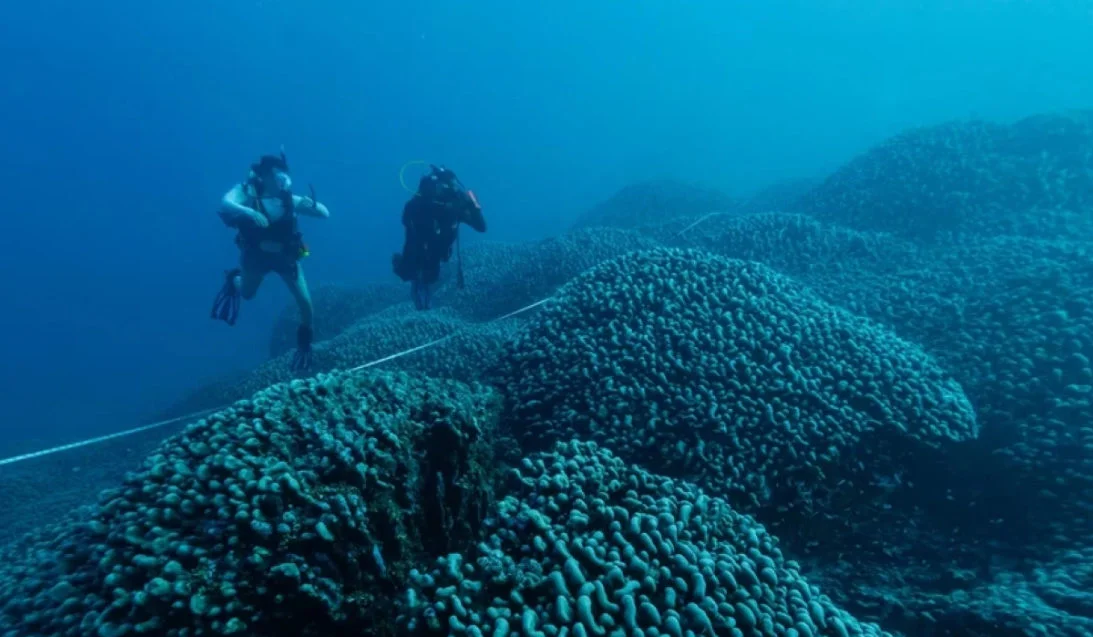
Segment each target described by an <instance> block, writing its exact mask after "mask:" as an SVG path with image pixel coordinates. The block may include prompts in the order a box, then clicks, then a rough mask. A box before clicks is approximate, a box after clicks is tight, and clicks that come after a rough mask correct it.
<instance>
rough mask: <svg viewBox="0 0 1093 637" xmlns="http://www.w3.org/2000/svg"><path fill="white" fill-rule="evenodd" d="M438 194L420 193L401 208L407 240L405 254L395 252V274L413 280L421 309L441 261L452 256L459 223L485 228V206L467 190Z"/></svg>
mask: <svg viewBox="0 0 1093 637" xmlns="http://www.w3.org/2000/svg"><path fill="white" fill-rule="evenodd" d="M439 195H440V196H438V197H425V196H421V195H417V196H415V197H414V198H412V199H410V201H408V202H406V205H405V206H404V207H403V209H402V225H403V226H404V227H405V229H406V240H405V242H404V244H403V248H402V254H401V255H395V260H394V266H395V274H397V275H398V276H399V278H401V279H402V280H403V281H410V282H411V283H412V284H413V289H412V295H413V297H414V301H415V303H416V304H417V305H418V307H419V309H425V307H428V296H429V286H431V285H433V284H434V283H436V281H437V279H438V278H440V264H441V263H444V262H446V261H448V259H450V258H451V256H452V246H453V244H454V243H455V240H456V236H457V234H458V232H459V224H460V223H465V224H467V225H468V226H470V227H472V228H474V229H475V230H477V231H478V232H485V231H486V219H485V217H483V216H482V209H481V208H479V207H478V206H477V205H475V204H474V202H473V201H472V200H471V198H470V197H469V196H468V195H467V194H466V193H464V192H459V191H453V190H447V191H442V192H441V193H439ZM423 306H424V307H423Z"/></svg>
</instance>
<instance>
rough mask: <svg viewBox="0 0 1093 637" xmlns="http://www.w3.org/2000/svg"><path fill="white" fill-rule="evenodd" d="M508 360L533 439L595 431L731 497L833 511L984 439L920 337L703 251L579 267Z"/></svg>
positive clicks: (631, 454) (511, 387) (594, 435)
mask: <svg viewBox="0 0 1093 637" xmlns="http://www.w3.org/2000/svg"><path fill="white" fill-rule="evenodd" d="M502 364H503V367H502V369H501V371H500V375H501V376H502V378H503V386H504V388H505V392H504V393H505V397H506V404H507V407H506V409H507V411H508V422H511V423H513V424H514V427H515V429H516V431H515V433H517V434H518V435H520V436H522V437H523V438H524V439H525V440H527V441H529V442H531V443H533V444H538V445H543V446H549V445H550V444H552V443H553V442H554V441H556V440H559V439H562V440H565V439H568V438H570V437H578V438H582V439H585V440H594V441H598V442H600V443H602V444H604V445H606V446H608V447H610V448H611V449H612V450H613V451H615V452H617V453H619V454H620V455H621V456H622V457H624V458H626V459H627V460H628V461H631V462H639V463H642V464H643V465H644V466H646V467H647V468H649V469H650V470H653V471H657V472H662V473H665V474H667V475H675V476H686V477H688V478H689V479H694V480H696V481H698V482H699V483H700V484H701V485H702V486H703V487H704V488H709V489H711V491H713V492H715V493H718V494H725V495H729V496H731V501H732V502H733V503H734V505H738V504H740V503H748V504H749V505H750V506H776V505H785V506H790V507H800V508H803V509H805V510H812V511H814V512H818V511H819V510H821V509H822V510H826V509H828V508H830V506H831V505H830V503H829V502H824V501H822V500H818V499H817V498H820V497H821V495H822V496H823V497H825V498H828V499H830V498H832V497H834V496H835V495H836V494H835V491H836V490H841V491H844V493H843V495H842V496H839V497H846V496H847V494H854V496H858V497H860V494H859V491H860V490H861V489H863V488H867V487H877V486H878V485H889V484H890V483H893V482H896V483H898V481H899V474H900V472H901V471H902V470H904V469H905V468H906V467H907V466H908V464H909V463H910V462H911V460H912V458H910V456H913V454H914V453H915V452H916V451H919V450H923V449H928V448H931V447H937V446H939V445H943V444H945V443H951V442H954V441H962V440H968V439H971V438H974V437H975V436H976V434H977V424H976V417H975V414H974V412H973V410H972V407H971V405H970V404H969V402H968V400H967V398H966V397H965V395H964V392H963V390H962V389H961V387H960V385H959V384H957V383H956V382H955V381H954V380H952V379H951V378H950V377H949V376H948V375H947V374H946V373H945V372H943V371H942V369H941V368H940V367H938V365H936V364H935V362H934V360H933V359H932V358H930V357H929V356H927V355H926V354H925V353H923V352H922V351H921V350H920V349H919V348H917V347H916V346H914V345H911V344H909V343H907V342H905V341H902V340H901V339H899V338H897V337H896V336H894V335H892V334H891V333H890V332H888V331H887V330H885V329H883V328H881V327H879V326H878V325H876V324H874V323H872V322H870V321H868V320H866V319H863V318H860V317H857V316H854V315H851V314H849V313H847V312H845V311H843V310H841V309H839V308H836V307H834V306H831V305H828V304H827V303H825V302H823V301H821V300H820V299H819V298H817V297H816V296H815V295H813V294H812V293H811V291H810V290H809V289H808V288H805V287H804V286H802V285H800V284H799V283H796V282H795V281H793V280H792V279H789V278H787V277H785V276H782V275H780V274H777V273H776V272H774V271H773V270H771V269H769V268H767V267H766V266H763V265H760V264H758V263H751V262H745V261H737V260H730V259H724V258H721V257H716V256H712V255H709V254H705V253H701V252H695V251H683V250H675V249H657V250H653V251H649V252H643V253H634V254H630V255H627V256H624V257H622V258H619V259H615V260H613V261H610V262H607V263H604V264H602V265H600V266H598V267H596V268H593V269H592V270H590V271H588V272H586V273H585V274H583V275H581V276H579V277H577V278H576V279H575V280H574V281H573V282H572V283H570V284H569V285H567V286H566V287H565V288H563V289H562V290H561V291H560V292H559V294H558V297H557V300H556V302H554V303H553V304H552V305H550V306H548V307H547V308H545V309H544V310H543V311H542V312H541V313H540V314H538V315H536V316H535V317H534V318H532V319H531V320H530V322H529V327H528V329H527V330H526V331H525V333H523V334H522V335H521V336H520V337H519V338H518V339H517V341H516V343H515V344H514V346H513V347H512V348H511V349H510V351H509V352H508V354H507V355H506V356H505V357H504V358H503V359H502ZM884 488H887V487H886V486H885V487H884Z"/></svg>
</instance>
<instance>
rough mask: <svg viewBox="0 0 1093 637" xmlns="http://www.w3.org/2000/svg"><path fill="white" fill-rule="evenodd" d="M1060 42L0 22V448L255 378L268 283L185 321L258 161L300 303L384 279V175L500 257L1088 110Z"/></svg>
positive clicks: (367, 9)
mask: <svg viewBox="0 0 1093 637" xmlns="http://www.w3.org/2000/svg"><path fill="white" fill-rule="evenodd" d="M1090 35H1091V20H1090V13H1089V8H1088V5H1087V4H1086V3H1080V2H1072V3H1066V2H1058V3H1053V2H982V1H978V0H974V1H973V0H965V1H942V0H936V1H932V2H930V1H927V2H914V3H910V2H887V1H886V2H836V1H824V0H819V1H800V2H784V1H772V2H763V3H726V2H653V1H647V0H646V1H636V2H625V3H622V2H574V1H562V0H554V1H552V2H533V3H511V2H500V1H496V0H490V1H481V0H480V1H475V2H440V1H438V0H423V1H415V2H407V3H378V2H376V3H373V2H330V1H316V2H288V1H285V0H262V1H257V2H254V1H237V0H233V1H230V2H210V1H208V0H198V1H195V2H178V1H177V0H164V1H162V2H146V1H141V2H137V1H135V0H120V1H119V0H106V1H105V2H94V3H88V2H72V1H69V0H66V1H63V2H62V1H60V0H40V1H38V2H19V3H12V4H11V5H9V6H8V7H7V9H6V10H5V17H4V19H3V20H2V21H0V50H2V51H3V64H2V65H0V80H2V81H0V126H2V128H3V153H2V154H0V180H2V182H0V183H2V185H3V191H4V197H5V209H6V223H5V225H4V232H2V233H0V264H2V267H3V273H4V274H3V280H4V283H5V285H4V292H3V298H4V299H5V307H4V311H3V312H2V313H0V317H2V318H0V320H2V321H3V325H2V329H0V334H2V338H3V342H2V345H0V352H2V354H3V357H4V360H5V361H6V362H7V364H5V365H3V371H2V374H3V377H2V383H3V387H4V390H3V392H0V410H2V413H3V414H4V423H3V431H2V436H3V440H0V450H4V451H9V452H15V451H21V450H24V449H28V448H32V447H34V446H36V445H40V444H41V445H44V444H49V443H53V442H56V441H58V440H69V439H78V438H80V437H83V436H85V435H91V434H97V433H102V432H104V431H112V430H116V429H122V428H124V427H126V426H130V425H137V424H140V423H141V422H142V420H143V419H145V418H149V417H151V416H152V415H153V414H155V413H157V410H162V409H163V408H164V407H165V405H166V404H167V403H169V402H171V401H173V400H175V399H177V397H178V396H179V395H180V394H182V393H184V392H185V391H187V390H189V389H191V388H193V387H195V386H198V385H200V384H202V383H204V382H207V381H209V380H210V379H212V378H218V377H222V376H224V374H226V373H230V372H233V371H242V370H247V369H251V368H253V367H254V366H255V365H256V364H258V363H259V362H261V361H263V360H265V359H266V358H267V356H268V343H269V334H270V330H271V329H272V326H273V323H274V320H275V318H276V317H277V316H278V314H279V313H280V312H281V311H282V310H283V309H284V308H285V307H286V306H287V305H289V304H290V303H291V299H290V297H289V295H288V294H287V293H286V291H285V289H284V286H283V285H282V284H281V282H280V281H279V280H277V279H276V278H275V277H271V278H268V279H267V280H266V282H265V283H264V285H263V287H262V289H261V290H260V292H259V295H258V297H257V299H256V300H255V301H252V302H249V303H246V304H244V307H243V310H242V314H241V318H240V321H239V323H238V324H237V325H236V326H235V327H233V328H228V327H226V326H225V325H224V324H223V323H220V322H214V321H211V320H210V319H209V308H210V304H211V302H212V299H213V296H214V294H215V292H216V290H217V289H218V287H219V285H220V283H221V282H222V273H223V272H224V271H225V270H227V269H229V268H231V267H234V265H235V263H236V260H237V250H236V248H235V246H234V244H233V242H232V238H233V235H234V233H233V231H231V230H229V229H228V228H226V227H225V226H224V225H223V224H222V223H221V221H220V220H219V219H218V218H217V216H216V214H215V211H216V208H217V205H218V202H219V199H220V197H221V195H223V193H224V192H225V191H227V189H228V188H230V187H231V186H232V185H233V184H234V183H237V182H239V181H240V180H241V179H243V178H244V177H245V175H246V170H247V167H248V166H249V164H250V163H251V162H252V161H254V160H255V159H256V158H257V157H258V156H259V155H261V154H264V153H271V152H276V151H277V149H278V148H279V147H280V146H281V145H282V144H283V145H284V147H285V149H286V152H287V154H288V157H289V161H290V163H291V165H292V167H293V171H294V174H295V175H296V181H297V184H298V185H300V186H301V187H303V186H304V185H305V184H307V183H313V184H314V185H315V187H316V188H317V189H318V190H317V192H318V194H319V198H320V199H321V200H322V201H323V202H325V203H326V204H327V205H328V206H329V207H330V210H331V212H332V216H331V218H330V219H329V220H314V219H304V220H303V221H302V224H303V230H304V232H305V236H306V237H307V240H308V243H309V244H310V246H311V250H312V256H311V257H310V258H308V259H307V260H306V261H305V266H304V267H305V269H306V271H307V274H308V277H309V279H310V281H311V282H312V285H313V286H314V285H317V284H319V283H323V282H347V283H363V282H372V281H393V280H394V276H393V275H392V274H391V272H390V255H391V253H392V252H395V251H397V250H399V249H400V244H401V231H402V229H401V226H400V221H399V219H400V213H401V206H402V204H403V202H404V201H405V200H406V198H407V196H408V195H407V193H406V192H405V191H404V190H403V189H402V188H401V187H400V185H399V169H400V167H402V166H403V164H405V163H406V162H407V161H410V160H418V159H424V160H428V161H431V162H436V163H443V164H446V165H448V166H450V167H452V168H454V169H455V170H456V171H457V172H458V173H459V175H460V177H461V178H462V179H463V180H464V181H465V182H466V183H468V184H469V185H470V186H471V187H472V188H474V189H475V191H476V192H477V194H478V196H479V198H480V200H481V201H482V203H483V205H484V208H485V211H486V215H487V217H488V218H489V221H490V229H489V235H488V238H489V239H495V240H506V241H526V240H529V239H535V238H540V237H544V236H548V235H551V234H554V233H557V232H559V231H561V230H562V229H564V228H566V227H568V226H569V224H571V223H572V222H573V221H574V220H575V219H576V218H577V217H578V215H580V214H581V213H582V212H583V211H585V210H587V209H589V208H590V207H592V206H593V205H595V204H596V203H598V202H600V201H602V200H605V199H607V198H608V197H610V196H611V195H612V194H613V193H615V192H616V191H618V190H619V189H620V188H622V187H624V186H626V185H628V184H632V183H635V182H638V181H641V180H645V179H659V178H673V179H679V180H684V181H693V182H696V183H700V184H704V185H707V186H710V187H714V188H719V189H722V190H724V191H726V192H729V193H731V194H746V193H750V192H754V191H756V190H758V189H760V188H762V187H764V186H767V185H769V184H771V183H775V182H779V181H783V180H786V179H795V178H819V177H822V176H824V175H826V174H827V173H828V172H830V171H831V170H832V169H834V168H835V167H837V166H838V165H840V164H841V163H843V162H845V161H847V160H849V159H850V158H851V157H853V156H854V155H855V154H856V153H859V152H862V151H863V150H865V149H866V148H868V147H870V146H871V145H873V144H875V143H878V142H879V141H880V140H882V139H884V138H886V137H888V136H890V135H893V134H896V133H898V132H900V131H902V130H905V129H907V128H908V127H913V126H920V125H932V124H936V123H939V122H942V121H946V120H949V119H953V118H963V117H967V116H979V117H985V118H989V119H1001V120H1012V119H1016V118H1019V117H1023V116H1026V115H1029V114H1032V113H1038V112H1043V111H1050V110H1057V109H1066V108H1070V107H1078V106H1084V105H1088V104H1090V103H1093V81H1091V78H1093V74H1091V73H1090V67H1089V60H1091V59H1093V38H1091V37H1090ZM475 239H477V237H475ZM322 320H323V317H322V316H318V317H317V321H319V322H320V323H321V322H322Z"/></svg>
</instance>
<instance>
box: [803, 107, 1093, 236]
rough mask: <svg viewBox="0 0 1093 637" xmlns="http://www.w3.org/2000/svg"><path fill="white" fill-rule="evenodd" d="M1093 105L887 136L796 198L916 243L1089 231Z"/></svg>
mask: <svg viewBox="0 0 1093 637" xmlns="http://www.w3.org/2000/svg"><path fill="white" fill-rule="evenodd" d="M1091 176H1093V111H1086V112H1074V113H1065V114H1063V113H1060V114H1051V115H1039V116H1035V117H1030V118H1026V119H1024V120H1021V121H1019V122H1017V123H1015V124H1013V125H1011V126H1004V125H999V124H992V123H987V122H982V121H967V122H950V123H946V124H942V125H939V126H932V127H928V128H921V129H916V130H912V131H908V132H906V133H903V134H901V135H898V136H896V137H893V138H892V139H889V140H887V141H885V142H884V143H882V144H880V145H878V146H877V147H876V148H874V149H872V150H871V151H870V152H868V153H865V154H863V155H861V156H859V157H857V158H855V159H854V160H853V161H851V162H849V163H848V164H847V165H846V166H844V167H843V168H842V169H840V170H839V171H837V172H836V173H835V174H833V175H832V176H831V177H829V178H828V179H827V180H826V181H825V182H824V183H823V184H821V185H820V186H819V187H817V188H816V189H815V190H813V191H812V193H810V194H809V195H807V196H806V197H804V198H803V199H802V201H801V206H802V208H803V210H804V211H806V212H810V213H814V214H816V215H817V216H818V217H821V218H825V219H828V220H833V221H836V222H838V223H843V224H846V225H849V226H851V227H854V228H858V229H869V230H882V231H888V232H893V233H897V234H902V235H906V236H913V237H916V238H920V239H933V238H937V237H943V236H945V235H947V234H949V233H970V234H977V235H990V236H997V235H1000V234H1010V235H1022V236H1041V237H1059V236H1072V237H1075V238H1077V237H1081V236H1088V233H1089V229H1090V225H1091V221H1093V219H1091V218H1090V215H1089V206H1090V204H1093V195H1091V194H1090V193H1093V177H1091Z"/></svg>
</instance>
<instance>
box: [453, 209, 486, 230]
mask: <svg viewBox="0 0 1093 637" xmlns="http://www.w3.org/2000/svg"><path fill="white" fill-rule="evenodd" d="M459 217H460V219H459V220H460V221H462V222H463V223H465V224H467V225H468V226H470V227H472V228H474V229H475V230H477V231H478V232H485V231H486V218H485V217H484V216H482V209H481V208H479V207H478V206H475V205H471V204H467V205H466V206H464V207H463V214H461V215H459Z"/></svg>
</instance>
